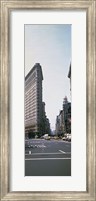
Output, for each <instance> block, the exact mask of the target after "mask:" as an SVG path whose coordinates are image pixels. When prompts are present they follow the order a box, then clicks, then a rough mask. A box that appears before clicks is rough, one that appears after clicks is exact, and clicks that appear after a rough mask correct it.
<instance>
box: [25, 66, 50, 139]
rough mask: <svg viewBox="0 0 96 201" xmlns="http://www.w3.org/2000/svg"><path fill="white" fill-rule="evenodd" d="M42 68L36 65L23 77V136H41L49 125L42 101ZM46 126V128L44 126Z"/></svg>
mask: <svg viewBox="0 0 96 201" xmlns="http://www.w3.org/2000/svg"><path fill="white" fill-rule="evenodd" d="M42 81H43V73H42V67H41V65H40V64H39V63H36V64H35V65H34V66H33V68H32V69H31V70H30V72H29V73H28V74H27V76H26V77H25V134H26V135H27V136H29V137H30V136H31V137H32V136H35V135H38V136H41V135H43V134H44V133H45V132H46V127H48V125H49V127H50V124H48V123H47V124H46V122H49V120H48V118H47V117H46V113H45V103H44V102H43V101H42V99H43V98H42ZM46 125H47V126H46Z"/></svg>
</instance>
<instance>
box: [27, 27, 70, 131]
mask: <svg viewBox="0 0 96 201" xmlns="http://www.w3.org/2000/svg"><path fill="white" fill-rule="evenodd" d="M35 63H40V65H41V66H42V71H43V83H42V86H43V94H42V95H43V101H44V102H45V104H46V105H45V111H46V115H47V117H48V118H49V121H50V125H51V129H52V130H54V129H55V123H56V116H57V115H58V114H59V112H60V110H62V106H63V99H64V97H65V96H67V98H68V101H70V100H71V97H70V96H71V95H70V80H69V78H68V71H69V66H70V63H71V25H69V24H68V25H64V24H58V25H57V24H54V25H52V24H51V25H40V24H39V25H25V76H26V75H27V73H28V72H29V71H30V69H31V68H32V67H33V66H34V65H35Z"/></svg>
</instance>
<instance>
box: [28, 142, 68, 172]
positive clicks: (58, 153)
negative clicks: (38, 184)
mask: <svg viewBox="0 0 96 201" xmlns="http://www.w3.org/2000/svg"><path fill="white" fill-rule="evenodd" d="M29 142H30V147H26V149H25V176H71V142H68V141H63V140H62V139H61V140H60V139H59V140H54V139H51V140H45V139H30V140H29Z"/></svg>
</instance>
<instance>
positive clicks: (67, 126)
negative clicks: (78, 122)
mask: <svg viewBox="0 0 96 201" xmlns="http://www.w3.org/2000/svg"><path fill="white" fill-rule="evenodd" d="M65 133H71V103H70V102H68V100H67V97H66V96H65V98H64V101H63V109H62V110H60V112H59V115H58V116H57V117H56V135H58V136H63V135H64V134H65Z"/></svg>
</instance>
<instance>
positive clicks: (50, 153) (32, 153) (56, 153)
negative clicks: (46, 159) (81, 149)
mask: <svg viewBox="0 0 96 201" xmlns="http://www.w3.org/2000/svg"><path fill="white" fill-rule="evenodd" d="M49 154H53V155H54V154H57V155H58V154H61V153H59V152H55V153H32V155H49ZM25 155H29V154H25Z"/></svg>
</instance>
